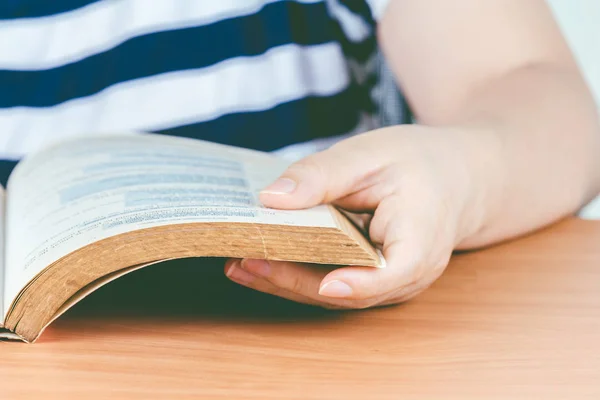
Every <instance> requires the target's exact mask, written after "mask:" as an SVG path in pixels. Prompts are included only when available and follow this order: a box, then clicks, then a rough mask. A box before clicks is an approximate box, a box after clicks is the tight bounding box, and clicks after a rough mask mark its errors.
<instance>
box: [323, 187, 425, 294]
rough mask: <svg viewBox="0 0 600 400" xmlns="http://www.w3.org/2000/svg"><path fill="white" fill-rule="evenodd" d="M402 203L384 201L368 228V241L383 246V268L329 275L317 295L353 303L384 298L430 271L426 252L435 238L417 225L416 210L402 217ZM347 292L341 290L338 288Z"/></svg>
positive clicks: (343, 270) (393, 198)
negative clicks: (352, 300) (352, 301)
mask: <svg viewBox="0 0 600 400" xmlns="http://www.w3.org/2000/svg"><path fill="white" fill-rule="evenodd" d="M403 209H404V205H403V204H402V200H401V199H399V198H396V196H390V197H388V198H386V199H385V200H384V201H383V202H382V203H381V204H380V206H379V207H378V208H377V210H376V211H375V214H374V216H373V219H372V221H371V224H370V225H371V226H370V236H371V240H372V241H374V242H378V243H382V244H383V254H384V257H385V259H386V267H385V268H382V269H375V270H374V269H372V268H368V267H345V268H340V269H336V270H333V271H331V272H330V273H329V274H328V275H327V276H325V277H324V279H323V281H322V283H321V289H320V294H321V295H325V296H329V297H337V298H348V299H354V300H360V299H370V298H376V297H379V298H382V297H383V298H387V297H389V296H391V295H392V294H393V293H394V292H397V291H398V290H401V289H402V288H405V287H408V286H410V285H412V284H414V283H415V282H418V281H421V280H422V278H423V276H424V275H425V274H426V273H427V272H428V270H429V268H430V267H431V266H430V265H429V259H428V258H429V257H428V254H429V252H430V251H429V250H430V249H431V247H432V246H434V244H433V238H434V237H435V236H434V235H432V234H431V232H429V231H428V229H426V228H425V227H426V226H432V225H431V224H429V223H427V224H425V225H424V226H421V225H420V223H419V222H420V221H422V218H421V217H420V215H419V214H420V213H421V212H422V211H419V208H414V210H416V211H413V212H412V213H408V212H407V213H401V210H403ZM345 287H349V288H350V289H345V290H342V289H341V288H345Z"/></svg>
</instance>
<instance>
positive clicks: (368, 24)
mask: <svg viewBox="0 0 600 400" xmlns="http://www.w3.org/2000/svg"><path fill="white" fill-rule="evenodd" d="M388 1H389V0H215V1H213V0H210V1H208V0H203V1H200V0H186V1H184V0H179V1H173V0H152V1H148V0H60V1H48V0H3V1H1V2H0V160H18V159H20V158H21V157H22V156H24V155H25V154H27V153H29V152H31V151H34V150H36V149H38V148H40V147H41V146H43V145H45V144H47V143H48V142H50V141H52V140H56V139H61V138H65V137H69V136H74V135H85V134H90V133H114V132H120V131H128V132H129V131H133V132H136V131H139V132H156V133H162V134H166V135H178V136H185V137H194V138H199V139H205V140H210V141H215V142H219V143H227V144H232V145H236V146H243V147H249V148H254V149H259V150H265V151H274V150H280V151H282V149H283V151H288V152H289V153H290V154H293V153H294V152H295V153H296V156H301V155H303V153H306V152H309V151H314V150H319V149H320V148H323V147H326V146H328V145H329V144H330V143H331V141H332V140H337V139H339V138H340V137H344V136H345V135H349V134H353V133H355V132H361V131H365V130H368V129H373V128H376V127H377V126H379V125H380V119H379V114H380V113H379V111H378V105H377V101H376V99H375V97H374V96H375V95H376V93H377V84H378V82H379V80H378V78H377V76H378V75H377V67H376V66H377V54H378V51H377V42H376V35H375V28H376V24H377V22H378V20H379V18H380V17H381V16H382V15H383V13H384V10H385V7H386V5H387V3H388ZM0 164H2V165H4V170H5V174H4V175H6V170H7V168H9V167H7V165H9V163H7V162H6V161H4V162H0ZM0 169H1V167H0ZM0 175H2V173H1V172H0ZM4 178H5V177H3V178H2V177H0V179H2V180H4Z"/></svg>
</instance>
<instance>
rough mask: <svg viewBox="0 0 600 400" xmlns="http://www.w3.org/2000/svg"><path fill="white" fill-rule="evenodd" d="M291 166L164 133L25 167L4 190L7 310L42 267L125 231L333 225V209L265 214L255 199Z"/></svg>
mask: <svg viewBox="0 0 600 400" xmlns="http://www.w3.org/2000/svg"><path fill="white" fill-rule="evenodd" d="M287 165H288V162H287V161H283V160H282V159H280V158H277V157H275V156H273V155H270V154H266V153H261V152H256V151H251V150H246V149H239V148H234V147H230V146H225V145H219V144H215V143H209V142H203V141H199V140H193V139H185V138H179V137H170V136H164V135H152V134H139V135H115V136H106V135H104V136H94V137H88V138H79V139H72V140H70V141H67V142H63V143H60V144H56V145H53V146H52V147H50V148H47V149H46V150H44V151H42V152H41V153H38V154H36V155H34V156H32V157H29V158H28V159H26V160H24V161H23V162H21V163H20V164H19V165H18V166H17V167H16V168H15V170H14V172H13V173H12V175H11V178H10V180H9V183H8V198H7V204H8V207H7V209H8V212H7V232H8V240H7V263H6V269H7V272H8V273H7V281H6V288H7V290H6V291H5V303H12V300H13V299H14V297H15V296H16V295H17V294H18V292H19V291H20V290H21V289H22V287H23V286H24V285H25V284H26V283H27V282H28V281H29V280H30V279H31V278H33V277H34V276H35V275H36V274H37V273H39V272H40V271H41V270H42V269H43V268H45V267H46V266H48V265H50V264H51V263H52V262H54V261H56V260H58V259H60V258H61V257H63V256H65V255H67V254H69V253H71V252H73V251H75V250H77V249H78V248H80V247H83V246H85V245H88V244H90V243H93V242H95V241H98V240H101V239H105V238H107V237H110V236H113V235H117V234H121V233H125V232H128V231H132V230H136V229H143V228H149V227H156V226H160V225H169V224H176V223H192V222H226V221H229V222H242V223H262V224H283V225H297V226H316V227H335V226H336V225H335V221H334V220H333V217H332V215H331V214H330V212H329V211H328V209H327V207H323V206H320V207H316V208H314V209H310V210H298V211H283V210H281V211H280V210H272V209H266V208H264V207H261V205H260V204H259V202H258V200H257V199H258V192H259V191H260V190H261V189H262V188H263V187H265V186H266V185H267V184H269V183H271V181H273V180H274V179H276V178H277V177H278V176H279V174H281V173H282V172H283V171H284V170H285V168H286V167H287Z"/></svg>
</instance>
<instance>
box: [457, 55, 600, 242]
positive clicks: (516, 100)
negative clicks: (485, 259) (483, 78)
mask: <svg viewBox="0 0 600 400" xmlns="http://www.w3.org/2000/svg"><path fill="white" fill-rule="evenodd" d="M452 118H453V121H448V122H451V123H452V124H459V125H462V126H466V127H467V129H465V134H464V135H462V138H461V139H462V140H459V143H461V149H462V150H464V151H465V154H466V160H467V162H468V163H469V171H471V176H470V179H469V180H470V183H469V184H470V187H471V190H470V192H471V196H470V198H469V199H468V202H467V206H466V207H465V210H464V212H463V216H462V218H463V220H464V223H463V224H462V226H463V228H464V229H463V231H462V232H460V235H461V236H460V238H459V244H458V247H459V248H473V247H480V246H484V245H487V244H491V243H494V242H497V241H500V240H504V239H508V238H511V237H514V236H517V235H520V234H523V233H526V232H528V231H531V230H534V229H537V228H539V227H542V226H544V225H546V224H549V223H551V222H554V221H556V220H557V219H560V218H562V217H564V216H567V215H569V214H572V213H574V212H576V211H577V210H578V209H579V208H580V207H582V206H583V205H584V204H585V203H586V202H588V201H589V200H591V199H592V198H593V197H594V196H595V195H596V194H597V193H598V191H599V190H600V124H599V120H598V114H597V109H596V105H595V104H594V101H593V99H592V98H591V96H590V94H589V92H588V90H587V88H586V87H585V84H584V83H583V81H582V79H581V77H580V76H579V75H578V73H577V72H576V70H575V69H570V68H566V69H564V70H561V69H559V68H554V67H551V66H545V65H539V66H531V67H528V68H522V69H519V70H516V71H514V72H512V73H510V74H507V75H505V76H503V77H501V78H498V79H495V80H494V81H493V82H490V83H489V84H487V85H486V86H485V87H482V88H481V89H480V90H479V91H477V92H474V93H473V94H472V95H471V96H469V97H468V100H467V101H465V102H464V103H463V105H462V106H461V107H460V108H459V110H457V112H456V113H454V115H453V117H452Z"/></svg>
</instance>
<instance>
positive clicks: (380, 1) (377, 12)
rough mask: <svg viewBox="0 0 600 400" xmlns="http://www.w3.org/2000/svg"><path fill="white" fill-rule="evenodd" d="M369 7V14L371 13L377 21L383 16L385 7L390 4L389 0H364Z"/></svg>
mask: <svg viewBox="0 0 600 400" xmlns="http://www.w3.org/2000/svg"><path fill="white" fill-rule="evenodd" d="M366 1H367V4H368V5H369V8H370V9H371V14H372V15H373V19H374V20H375V21H376V22H379V21H380V20H381V18H383V14H384V13H385V10H386V9H387V6H388V5H389V4H390V2H391V0H366Z"/></svg>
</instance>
